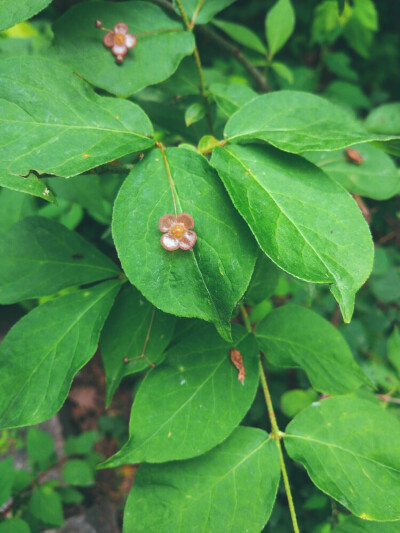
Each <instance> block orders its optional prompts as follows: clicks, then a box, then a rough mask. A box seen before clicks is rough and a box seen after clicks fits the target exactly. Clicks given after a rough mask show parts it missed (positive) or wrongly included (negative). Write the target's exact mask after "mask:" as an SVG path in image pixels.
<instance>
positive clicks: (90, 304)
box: [0, 281, 120, 428]
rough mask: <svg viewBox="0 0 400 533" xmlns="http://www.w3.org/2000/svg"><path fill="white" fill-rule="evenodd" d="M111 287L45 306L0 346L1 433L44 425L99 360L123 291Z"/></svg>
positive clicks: (115, 284)
mask: <svg viewBox="0 0 400 533" xmlns="http://www.w3.org/2000/svg"><path fill="white" fill-rule="evenodd" d="M119 287H120V282H119V281H109V282H105V283H101V284H99V285H96V286H95V287H93V288H91V289H85V290H82V291H77V292H74V293H72V294H68V295H66V296H61V297H59V298H57V299H55V300H51V301H49V302H46V303H44V304H42V305H40V306H39V307H36V308H35V309H33V310H32V311H31V312H30V313H28V314H27V315H26V316H24V317H23V318H22V319H21V320H20V321H19V322H17V324H16V325H15V326H14V327H13V328H12V329H11V330H10V331H9V333H8V335H7V336H6V337H5V339H4V340H3V342H2V343H1V346H0V427H1V428H9V427H20V426H25V425H32V424H37V423H39V422H42V421H43V420H46V419H48V418H50V417H51V416H52V415H54V414H55V413H56V412H57V411H58V410H59V409H60V407H61V406H62V404H63V403H64V401H65V398H66V396H67V394H68V391H69V388H70V386H71V382H72V379H73V377H74V376H75V374H76V373H77V372H78V370H80V369H81V368H82V367H83V366H84V365H85V364H86V363H87V362H88V360H89V359H90V357H91V356H92V355H93V354H94V352H95V350H96V348H97V342H98V339H99V335H100V331H101V328H102V327H103V324H104V321H105V319H106V317H107V314H108V313H109V310H110V308H111V306H112V303H113V300H114V298H115V296H116V294H117V292H118V290H119Z"/></svg>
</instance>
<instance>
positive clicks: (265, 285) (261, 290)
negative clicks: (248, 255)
mask: <svg viewBox="0 0 400 533" xmlns="http://www.w3.org/2000/svg"><path fill="white" fill-rule="evenodd" d="M279 272H280V270H279V268H277V267H276V265H275V264H274V263H273V262H272V261H271V260H270V259H269V258H268V257H267V256H266V255H265V254H263V253H262V252H261V253H260V254H259V256H258V258H257V262H256V266H255V267H254V272H253V276H252V278H251V281H250V284H249V288H248V289H247V291H246V294H245V300H246V302H248V303H249V304H250V305H255V304H258V303H260V302H262V301H263V300H265V299H266V298H269V297H270V296H271V295H272V294H273V292H274V290H275V287H276V286H277V284H278V280H279Z"/></svg>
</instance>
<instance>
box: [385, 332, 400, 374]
mask: <svg viewBox="0 0 400 533" xmlns="http://www.w3.org/2000/svg"><path fill="white" fill-rule="evenodd" d="M387 350H388V358H389V361H390V362H391V363H392V365H393V366H394V368H395V369H396V370H397V372H398V374H399V376H400V333H399V329H398V328H397V327H395V328H394V330H393V332H392V334H391V335H390V337H389V338H388V341H387Z"/></svg>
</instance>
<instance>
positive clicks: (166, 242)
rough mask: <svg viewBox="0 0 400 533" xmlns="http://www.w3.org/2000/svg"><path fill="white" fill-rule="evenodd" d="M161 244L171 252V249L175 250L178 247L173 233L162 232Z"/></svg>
mask: <svg viewBox="0 0 400 533" xmlns="http://www.w3.org/2000/svg"><path fill="white" fill-rule="evenodd" d="M161 246H162V247H163V248H165V249H166V250H168V251H170V252H172V251H173V250H177V249H178V248H179V241H178V239H176V238H175V237H174V236H173V235H170V234H169V233H164V235H161Z"/></svg>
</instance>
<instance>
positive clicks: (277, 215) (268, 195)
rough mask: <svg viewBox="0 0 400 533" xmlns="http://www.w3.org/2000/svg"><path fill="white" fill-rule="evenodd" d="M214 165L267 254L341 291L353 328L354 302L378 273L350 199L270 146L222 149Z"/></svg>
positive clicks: (363, 225)
mask: <svg viewBox="0 0 400 533" xmlns="http://www.w3.org/2000/svg"><path fill="white" fill-rule="evenodd" d="M211 164H212V165H213V166H214V167H215V168H216V169H217V170H218V173H219V175H220V177H221V179H222V180H223V182H224V185H225V187H226V188H227V190H228V192H229V194H230V196H231V198H232V201H233V203H234V204H235V207H236V208H237V209H238V211H239V213H240V214H241V215H242V216H243V218H244V219H245V220H246V222H247V223H248V225H249V226H250V228H251V230H252V232H253V233H254V235H255V237H256V238H257V241H258V243H259V244H260V247H261V248H262V250H263V251H264V252H265V253H266V254H267V255H268V256H269V257H270V258H271V259H272V260H273V261H274V262H275V263H276V264H277V265H278V266H279V267H280V268H282V269H284V270H286V271H287V272H289V273H290V274H292V275H294V276H296V277H299V278H301V279H304V280H306V281H311V282H314V283H331V284H333V285H331V286H330V289H331V291H332V293H333V295H334V296H335V298H336V300H337V301H338V302H339V304H340V307H341V311H342V314H343V317H344V319H345V321H346V322H348V321H350V319H351V316H352V313H353V307H354V295H355V293H356V291H357V290H358V289H359V288H360V287H361V285H362V284H363V283H364V281H365V280H366V279H367V277H368V275H369V274H370V272H371V268H372V260H373V245H372V240H371V235H370V233H369V228H368V226H367V224H366V222H365V220H364V218H363V216H362V214H361V211H360V209H359V208H358V206H357V204H356V203H355V202H354V200H353V199H352V198H351V197H350V196H349V195H348V193H346V192H345V191H344V189H343V188H342V187H341V186H339V185H338V184H337V183H336V182H334V181H333V180H330V179H329V178H328V176H326V174H324V173H323V172H322V171H321V170H320V169H318V168H317V167H315V166H314V165H311V164H309V163H308V162H307V161H304V160H303V159H302V158H299V157H297V156H295V155H289V154H284V153H282V152H280V151H278V150H275V149H274V148H271V147H267V146H250V145H248V146H238V145H233V146H228V147H227V146H225V147H224V148H222V147H217V148H215V149H214V151H213V155H212V158H211ZM349 228H351V231H349Z"/></svg>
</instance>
